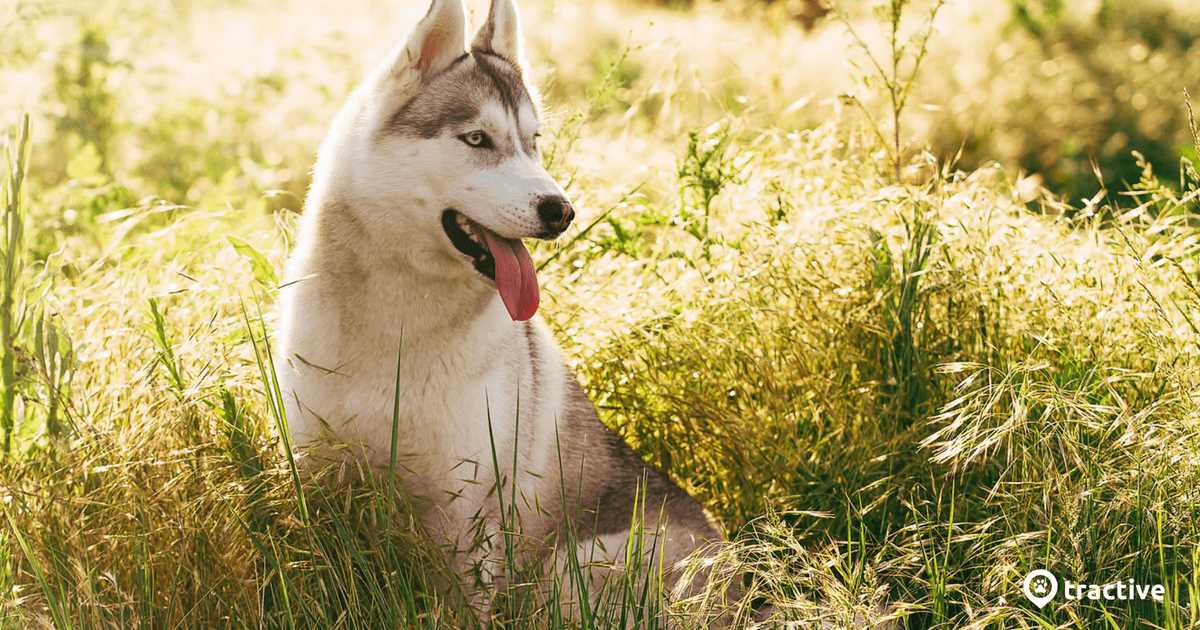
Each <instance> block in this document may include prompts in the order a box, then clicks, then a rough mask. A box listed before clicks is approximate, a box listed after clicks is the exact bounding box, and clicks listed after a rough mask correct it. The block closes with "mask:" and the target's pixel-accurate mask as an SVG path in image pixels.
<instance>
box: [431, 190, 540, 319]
mask: <svg viewBox="0 0 1200 630" xmlns="http://www.w3.org/2000/svg"><path fill="white" fill-rule="evenodd" d="M442 230H443V231H444V232H446V238H448V239H450V244H451V245H453V246H454V249H457V250H458V251H459V252H460V253H462V255H464V256H466V257H467V259H468V260H470V261H471V264H472V265H473V266H474V267H475V270H476V271H478V272H479V273H480V274H482V275H483V276H484V277H486V278H488V279H489V280H491V281H492V282H494V283H495V284H496V290H497V291H498V292H499V293H500V300H501V301H502V302H504V307H505V308H506V309H508V314H509V316H510V317H512V318H513V321H518V322H521V321H525V320H527V319H529V318H531V317H533V315H534V313H536V312H537V308H538V303H539V301H540V295H539V293H538V283H537V274H536V273H534V270H533V258H532V257H530V256H529V250H527V249H525V244H524V243H522V242H521V240H520V239H516V238H505V237H503V236H500V235H499V234H496V233H495V232H493V231H491V230H489V229H487V228H485V227H483V226H482V225H480V224H479V223H476V222H475V221H472V220H471V219H469V218H467V216H466V215H464V214H463V213H461V212H459V211H457V210H453V209H450V208H447V209H446V210H444V211H442Z"/></svg>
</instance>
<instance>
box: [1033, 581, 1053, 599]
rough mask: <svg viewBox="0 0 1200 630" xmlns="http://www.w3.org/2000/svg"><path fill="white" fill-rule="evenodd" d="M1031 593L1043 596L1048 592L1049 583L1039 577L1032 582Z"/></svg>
mask: <svg viewBox="0 0 1200 630" xmlns="http://www.w3.org/2000/svg"><path fill="white" fill-rule="evenodd" d="M1033 592H1034V593H1035V594H1037V595H1045V594H1046V593H1049V592H1050V581H1049V580H1047V579H1046V578H1044V577H1039V578H1037V579H1035V580H1034V581H1033Z"/></svg>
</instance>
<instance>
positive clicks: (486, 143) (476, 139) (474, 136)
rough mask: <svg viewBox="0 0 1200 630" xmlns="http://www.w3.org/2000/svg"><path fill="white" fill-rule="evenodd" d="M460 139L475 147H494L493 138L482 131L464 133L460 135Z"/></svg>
mask: <svg viewBox="0 0 1200 630" xmlns="http://www.w3.org/2000/svg"><path fill="white" fill-rule="evenodd" d="M458 139H459V140H462V141H463V142H465V143H466V144H467V146H469V147H474V148H476V149H490V148H492V139H491V138H489V137H488V135H487V134H486V133H484V132H482V131H471V132H468V133H464V134H463V135H461V136H459V137H458Z"/></svg>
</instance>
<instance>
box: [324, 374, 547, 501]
mask: <svg viewBox="0 0 1200 630" xmlns="http://www.w3.org/2000/svg"><path fill="white" fill-rule="evenodd" d="M464 358H469V357H464ZM453 359H454V357H449V356H443V357H441V358H439V359H436V360H427V361H417V360H413V361H404V360H401V362H400V366H399V370H398V374H397V369H396V367H397V366H396V364H395V362H394V360H393V361H392V362H390V365H386V363H388V362H378V363H379V364H378V365H371V366H362V367H363V368H364V370H363V372H364V373H366V374H371V375H372V376H371V377H370V378H359V379H355V380H356V381H357V384H356V385H355V386H354V389H355V390H356V391H355V392H354V393H353V395H351V396H346V397H345V398H344V399H343V400H345V402H346V404H347V406H348V408H347V409H346V410H345V412H346V417H349V418H353V419H354V420H352V421H351V422H350V423H349V424H348V426H347V427H346V429H347V431H346V433H347V434H346V435H342V436H340V437H342V438H343V439H346V440H347V441H352V442H358V443H362V444H364V445H366V446H367V448H368V450H369V452H370V455H371V459H372V461H373V463H376V464H386V463H387V462H388V461H389V460H390V454H391V444H392V424H393V423H392V419H393V417H394V418H395V426H396V452H397V456H398V463H399V464H400V465H401V466H403V467H404V468H405V469H406V470H407V471H408V472H409V473H411V474H412V476H413V477H415V479H414V481H416V482H417V483H420V484H426V485H433V486H435V487H437V488H439V489H442V490H448V491H452V490H453V488H452V487H453V486H454V485H456V484H458V483H461V482H463V481H486V480H490V479H492V478H493V475H492V468H493V463H492V462H493V459H492V449H493V444H494V448H495V450H496V452H497V454H498V457H499V459H501V460H506V461H507V460H508V459H509V458H511V453H512V448H513V443H514V442H515V441H516V440H515V435H516V431H517V427H518V426H519V424H520V423H521V420H523V421H525V422H526V423H531V422H532V420H533V419H532V417H531V416H532V415H533V413H534V410H533V409H522V410H521V411H520V416H521V418H520V419H518V417H517V401H518V398H519V397H520V396H521V392H520V389H519V388H520V387H521V385H522V384H521V383H520V380H521V379H520V378H519V375H518V373H517V372H518V370H516V369H515V367H516V366H513V365H512V364H511V362H510V361H497V362H493V363H491V364H489V365H487V367H486V369H484V370H482V371H479V370H478V369H476V370H474V372H475V373H474V374H472V373H471V372H472V371H471V370H463V369H461V367H459V365H458V361H456V360H453ZM372 363H375V362H372ZM476 368H478V364H476ZM387 376H390V378H388V377H387ZM368 382H369V383H370V384H369V385H367V383H368ZM397 386H398V388H399V389H398V393H397ZM501 453H503V454H507V455H500V454H501Z"/></svg>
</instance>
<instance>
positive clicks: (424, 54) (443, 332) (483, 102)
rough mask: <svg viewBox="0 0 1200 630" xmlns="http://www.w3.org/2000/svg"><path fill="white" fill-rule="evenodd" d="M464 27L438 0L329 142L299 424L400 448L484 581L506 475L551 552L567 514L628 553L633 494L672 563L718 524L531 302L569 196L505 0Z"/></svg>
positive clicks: (385, 454) (314, 439)
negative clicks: (618, 417)
mask: <svg viewBox="0 0 1200 630" xmlns="http://www.w3.org/2000/svg"><path fill="white" fill-rule="evenodd" d="M465 31H466V17H465V14H464V8H463V4H462V0H433V4H432V6H431V7H430V8H429V11H428V13H427V14H426V15H425V17H424V18H423V19H422V20H421V21H420V23H419V24H417V26H416V28H415V29H414V30H413V32H412V33H411V35H410V36H409V37H408V39H407V41H405V42H404V43H403V44H402V45H400V46H399V47H398V48H397V49H396V50H395V51H394V52H393V53H392V54H391V55H390V56H389V58H388V59H387V60H386V61H385V63H383V64H382V65H381V66H379V67H378V68H377V69H376V70H375V71H374V72H372V73H371V74H370V75H369V76H368V77H367V78H366V80H365V81H364V82H363V83H362V84H361V85H360V86H359V87H358V88H357V90H356V91H355V92H354V93H353V95H352V96H351V97H350V98H349V100H348V101H347V102H346V104H345V106H344V107H343V108H342V110H341V112H340V113H339V114H338V115H337V118H336V119H335V121H334V122H333V126H332V128H331V130H330V132H329V135H328V136H327V137H326V139H325V141H324V143H323V144H322V145H321V149H320V154H319V156H318V159H317V165H316V169H315V173H314V181H313V185H312V189H311V191H310V192H309V195H308V199H307V202H306V206H305V211H304V218H303V222H302V227H301V231H300V236H299V238H298V241H297V244H296V249H295V252H294V253H293V255H292V257H291V260H290V261H289V263H288V267H287V280H288V282H287V283H286V284H285V285H284V286H285V288H284V289H283V290H282V295H281V309H282V311H281V319H282V329H281V335H280V338H279V340H278V346H279V349H280V353H279V356H280V357H283V359H284V361H283V362H282V363H283V364H282V365H281V366H279V367H280V382H281V385H282V391H283V396H284V398H285V404H286V411H287V418H288V422H289V424H290V427H291V432H292V435H293V438H294V440H295V442H296V444H297V445H299V446H304V447H309V448H310V449H311V448H313V447H317V446H318V445H320V444H322V443H327V442H329V441H334V442H338V443H351V444H358V445H361V446H362V447H363V449H364V451H365V453H366V454H367V457H368V458H369V459H370V462H371V464H373V465H375V466H381V467H382V466H386V465H388V463H389V461H390V456H391V453H392V449H393V447H395V449H396V452H397V453H399V455H400V464H401V465H402V466H403V470H404V474H403V481H404V483H405V484H406V486H407V488H408V489H409V490H410V491H411V492H412V493H413V494H415V495H420V496H423V497H425V498H426V499H428V500H429V503H430V504H431V507H429V508H428V509H427V510H426V514H425V515H424V516H423V519H424V522H425V523H426V525H427V527H428V528H429V529H430V531H432V532H434V534H435V535H436V536H438V537H440V538H441V539H442V540H443V541H444V542H446V543H449V544H453V545H455V546H456V547H457V548H458V549H460V550H461V551H460V552H459V553H456V554H455V558H456V559H455V561H454V563H455V566H456V567H457V568H459V569H460V570H462V571H463V574H464V575H467V574H468V573H470V574H472V575H476V576H478V575H479V572H478V571H475V570H474V569H471V568H470V567H479V566H481V565H482V566H484V569H483V571H482V574H483V580H484V584H483V586H484V587H485V588H484V589H480V590H484V591H485V590H486V587H487V586H488V584H487V582H488V581H490V580H496V579H502V578H503V575H502V574H501V572H499V571H497V570H496V569H495V566H494V564H495V563H494V561H495V560H496V559H497V557H498V556H497V548H498V547H499V546H500V545H497V544H495V542H494V541H493V543H492V544H490V545H489V544H483V545H477V544H476V545H472V543H471V541H469V540H467V538H468V537H469V535H470V533H471V531H472V529H473V527H474V525H473V524H474V523H475V522H477V521H480V520H482V521H483V522H484V524H485V527H484V529H485V530H486V531H487V532H489V533H491V534H493V535H495V533H496V532H497V531H498V529H499V517H500V516H501V514H500V509H499V508H500V506H499V503H498V499H497V495H498V494H499V493H498V492H496V489H497V487H498V486H501V485H503V486H504V487H506V488H508V490H506V491H505V495H508V494H509V493H510V492H512V487H513V484H515V488H516V492H517V497H518V498H517V501H516V503H517V505H516V506H514V507H515V508H516V509H517V511H518V513H519V514H518V515H519V518H520V527H521V530H522V538H524V539H527V540H541V541H546V540H552V539H553V538H554V536H555V535H556V534H558V535H560V538H559V539H558V540H559V543H546V545H544V546H542V547H541V553H543V554H545V555H544V556H542V558H541V560H540V561H542V562H545V563H551V562H556V561H561V560H562V557H563V556H562V554H563V553H564V550H563V549H562V545H561V542H562V541H563V540H566V538H563V537H561V534H563V530H564V526H565V525H567V526H569V527H570V529H571V530H572V533H573V538H571V539H572V540H576V541H579V542H578V543H576V544H577V545H578V548H577V549H576V551H577V552H579V553H580V556H581V557H585V558H596V557H606V558H608V559H609V560H612V561H613V562H614V563H616V564H618V565H619V564H620V561H622V560H623V559H624V558H625V555H624V549H623V544H624V543H625V541H626V540H627V538H628V537H629V535H630V531H629V529H630V526H631V522H633V521H634V516H635V515H634V510H635V500H636V501H638V502H640V503H641V504H642V507H643V508H644V511H645V514H646V515H647V521H648V522H649V524H648V530H650V533H651V534H652V535H654V536H657V539H656V543H655V544H656V546H657V550H656V551H655V553H654V555H655V556H656V557H657V556H658V554H659V553H662V554H663V555H662V558H663V559H664V560H665V562H666V563H668V564H666V565H664V568H665V569H666V570H667V572H668V573H667V575H668V576H671V575H672V574H671V573H670V571H671V567H672V566H674V565H675V564H676V563H677V562H678V561H679V560H681V559H682V558H684V557H685V556H686V555H688V554H689V553H691V552H692V551H693V550H695V549H697V547H699V546H700V545H702V544H704V543H706V542H708V541H715V540H717V539H719V537H720V535H719V533H718V530H717V528H716V527H715V526H714V525H713V523H712V521H711V520H710V519H709V517H708V516H707V515H706V513H705V512H704V510H703V509H702V508H701V507H700V505H699V504H698V503H697V502H696V501H695V500H693V499H692V498H691V497H689V496H688V495H687V494H686V493H684V492H683V491H682V490H681V489H680V488H679V487H678V486H676V485H675V484H674V483H672V482H671V481H670V480H669V479H668V478H667V477H666V476H665V475H663V474H662V473H660V472H658V471H656V470H653V469H649V468H647V466H646V464H645V463H644V462H643V461H642V460H641V459H640V458H639V457H638V456H637V454H636V453H634V451H633V450H632V449H631V448H630V447H629V446H628V445H626V444H625V443H624V442H622V441H621V439H620V438H619V437H618V436H617V435H616V434H615V433H614V432H613V431H611V430H610V429H608V428H607V427H605V426H604V425H603V424H601V422H600V419H599V417H598V416H597V414H596V410H595V407H594V406H593V405H592V403H591V402H590V401H589V400H588V398H587V397H586V395H585V393H584V391H583V389H582V388H581V387H580V385H579V383H578V381H577V380H576V379H575V377H574V375H572V374H571V373H570V371H568V369H567V368H566V367H565V365H564V362H563V358H562V356H561V355H560V353H559V350H558V348H557V347H556V346H555V343H554V341H553V340H552V339H551V336H550V333H549V331H548V329H547V327H546V325H545V324H544V323H542V322H541V321H540V319H538V318H536V317H535V313H536V311H537V308H538V301H539V290H540V289H539V287H538V280H537V277H536V275H535V272H534V266H533V263H532V261H531V259H530V255H529V252H528V251H527V250H526V249H525V245H524V244H522V242H521V239H524V238H537V239H547V240H549V239H554V238H555V237H557V236H559V235H561V234H562V233H563V231H564V230H566V229H567V227H568V226H569V225H570V223H571V220H572V218H573V217H574V211H573V209H572V207H571V203H570V202H569V201H568V200H567V198H566V196H565V194H564V192H563V190H562V189H561V188H560V187H559V186H558V184H557V183H555V181H554V180H553V179H552V178H551V177H550V175H549V174H548V173H547V172H546V171H545V169H544V168H543V167H542V164H541V159H540V154H539V151H538V136H539V133H538V128H539V111H538V99H537V96H536V94H535V93H534V91H533V89H532V88H531V87H530V85H529V83H528V70H527V68H526V65H525V63H524V58H523V55H522V51H521V34H520V28H519V24H518V16H517V9H516V6H515V5H514V4H513V1H512V0H493V1H492V3H491V7H490V10H489V13H488V17H487V21H486V23H485V24H484V25H483V26H482V27H481V28H480V30H479V31H478V33H477V34H476V36H475V38H474V40H473V41H472V42H471V45H470V48H469V49H468V48H467V45H466V38H465ZM397 387H398V392H397ZM394 412H395V415H396V416H397V421H398V431H397V433H398V435H397V439H396V444H395V445H393V443H392V431H393V429H392V424H393V413H394ZM318 450H319V449H318ZM494 461H499V462H500V464H499V465H498V466H495V465H493V462H494ZM514 461H515V462H516V467H515V469H514V468H513V462H514ZM497 468H499V470H497ZM560 471H561V472H560ZM497 474H499V475H500V480H497ZM660 517H661V522H660ZM656 525H657V527H656ZM551 544H559V550H558V551H557V552H556V553H557V556H556V555H555V552H552V551H551V550H550V546H549V545H551ZM650 546H651V545H647V549H649V548H650ZM579 550H582V551H579ZM556 557H557V560H556V559H555V558H556ZM608 571H609V572H612V569H608ZM588 579H592V577H590V576H589V578H588ZM493 585H494V584H493Z"/></svg>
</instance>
